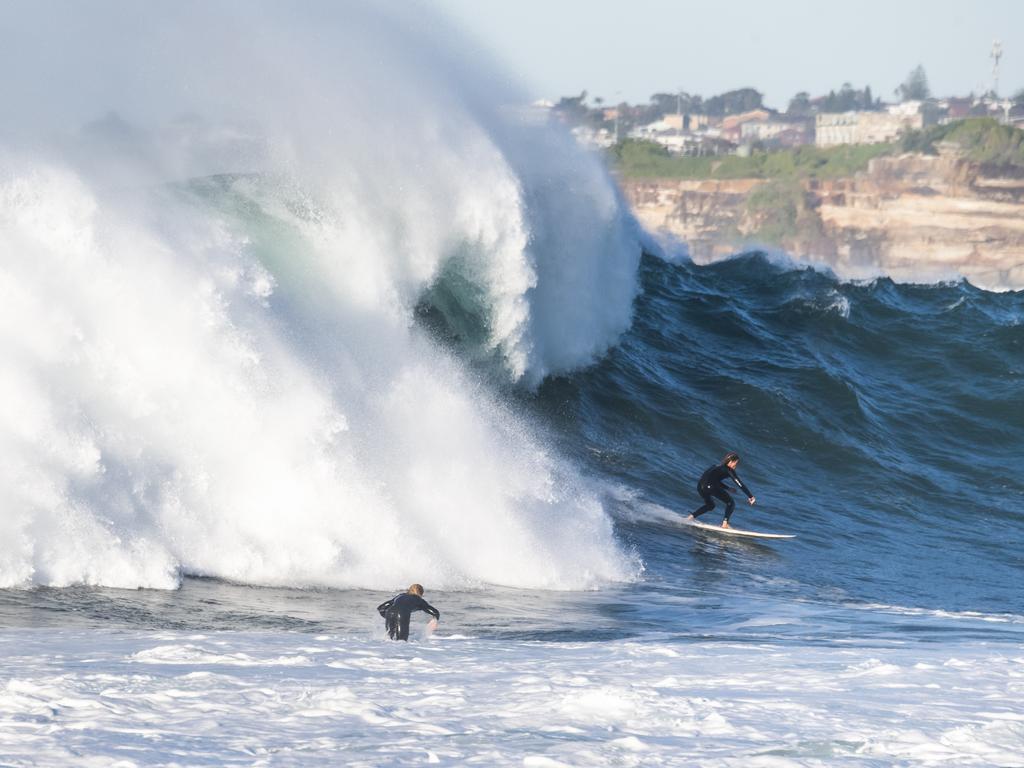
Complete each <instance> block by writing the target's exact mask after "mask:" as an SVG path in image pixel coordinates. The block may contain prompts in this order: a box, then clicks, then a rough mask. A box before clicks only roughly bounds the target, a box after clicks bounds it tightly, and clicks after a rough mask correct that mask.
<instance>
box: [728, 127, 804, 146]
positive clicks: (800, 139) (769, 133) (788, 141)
mask: <svg viewBox="0 0 1024 768" xmlns="http://www.w3.org/2000/svg"><path fill="white" fill-rule="evenodd" d="M740 139H741V140H742V141H743V142H754V141H759V142H761V143H762V144H767V145H769V146H775V147H799V146H803V145H804V144H811V143H813V142H814V130H813V124H812V123H811V121H809V120H765V121H759V120H754V121H750V122H746V123H743V124H742V125H741V126H740Z"/></svg>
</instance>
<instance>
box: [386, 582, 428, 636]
mask: <svg viewBox="0 0 1024 768" xmlns="http://www.w3.org/2000/svg"><path fill="white" fill-rule="evenodd" d="M413 611H426V612H427V613H429V614H430V615H431V616H433V617H434V618H435V619H440V618H441V612H440V611H439V610H437V608H435V607H434V606H432V605H431V604H430V603H428V602H427V601H426V600H424V599H423V598H422V597H420V596H419V595H414V594H412V593H411V592H404V593H402V594H401V595H395V596H394V597H392V598H391V599H390V600H388V601H386V602H383V603H381V604H380V605H378V606H377V613H379V614H380V615H381V616H383V617H384V626H385V627H387V630H388V637H390V638H391V639H392V640H408V639H409V616H410V615H411V614H412V612H413Z"/></svg>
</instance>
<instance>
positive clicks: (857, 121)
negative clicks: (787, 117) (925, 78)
mask: <svg viewBox="0 0 1024 768" xmlns="http://www.w3.org/2000/svg"><path fill="white" fill-rule="evenodd" d="M926 117H927V118H928V120H927V121H926ZM936 120H937V115H932V114H930V111H929V109H928V108H926V106H925V105H924V104H923V103H922V102H920V101H913V102H910V101H908V102H903V103H902V104H893V105H890V106H889V107H888V108H887V109H886V110H885V111H884V112H875V111H858V112H823V113H821V114H819V115H817V116H816V117H815V122H814V143H815V145H816V146H819V147H835V146H839V145H841V144H880V143H882V142H886V141H892V140H893V139H895V138H897V137H898V136H899V135H900V134H901V133H903V132H904V131H908V130H919V129H921V128H923V127H924V126H925V125H926V124H929V125H930V124H932V123H934V122H936Z"/></svg>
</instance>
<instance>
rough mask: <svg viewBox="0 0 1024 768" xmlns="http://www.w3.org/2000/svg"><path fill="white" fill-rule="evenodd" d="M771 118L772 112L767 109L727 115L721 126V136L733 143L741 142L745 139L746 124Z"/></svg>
mask: <svg viewBox="0 0 1024 768" xmlns="http://www.w3.org/2000/svg"><path fill="white" fill-rule="evenodd" d="M771 118H772V113H771V112H769V111H768V110H767V109H752V110H750V111H749V112H741V113H740V114H738V115H726V116H725V117H723V118H722V122H721V124H720V126H719V130H720V133H719V136H721V138H723V139H725V140H726V141H731V142H732V143H733V144H739V143H740V142H741V141H742V140H743V126H744V125H746V124H748V123H752V122H759V123H763V122H766V121H768V120H770V119H771Z"/></svg>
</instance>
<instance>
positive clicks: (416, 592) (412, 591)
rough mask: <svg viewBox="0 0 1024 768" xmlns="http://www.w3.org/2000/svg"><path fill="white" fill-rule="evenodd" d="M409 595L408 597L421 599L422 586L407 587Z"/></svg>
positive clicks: (411, 585) (412, 585)
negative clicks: (414, 596) (412, 596)
mask: <svg viewBox="0 0 1024 768" xmlns="http://www.w3.org/2000/svg"><path fill="white" fill-rule="evenodd" d="M409 594H410V595H419V596H420V597H423V585H422V584H410V585H409Z"/></svg>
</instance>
